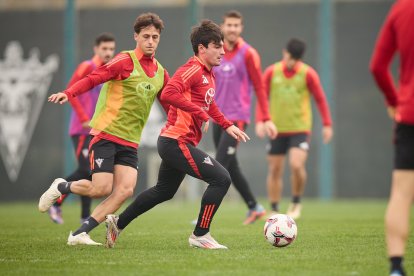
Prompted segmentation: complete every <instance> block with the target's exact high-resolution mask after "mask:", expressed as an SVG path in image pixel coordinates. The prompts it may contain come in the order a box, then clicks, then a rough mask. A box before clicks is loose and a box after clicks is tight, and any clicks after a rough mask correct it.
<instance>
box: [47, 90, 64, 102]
mask: <svg viewBox="0 0 414 276" xmlns="http://www.w3.org/2000/svg"><path fill="white" fill-rule="evenodd" d="M47 101H48V102H52V103H60V104H63V103H65V102H67V101H68V96H67V95H66V94H65V93H62V92H58V93H55V94H52V95H50V96H49V98H48V99H47Z"/></svg>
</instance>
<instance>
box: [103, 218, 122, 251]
mask: <svg viewBox="0 0 414 276" xmlns="http://www.w3.org/2000/svg"><path fill="white" fill-rule="evenodd" d="M118 219H119V217H118V216H116V215H107V216H106V220H105V225H106V242H105V246H106V247H107V248H113V247H114V246H115V242H116V239H117V238H118V237H119V234H121V230H120V229H119V228H118V225H117V222H118Z"/></svg>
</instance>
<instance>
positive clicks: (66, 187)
mask: <svg viewBox="0 0 414 276" xmlns="http://www.w3.org/2000/svg"><path fill="white" fill-rule="evenodd" d="M70 185H72V182H63V183H59V184H58V186H57V189H58V190H59V192H61V193H62V195H65V194H69V193H70Z"/></svg>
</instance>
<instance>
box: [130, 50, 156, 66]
mask: <svg viewBox="0 0 414 276" xmlns="http://www.w3.org/2000/svg"><path fill="white" fill-rule="evenodd" d="M134 53H135V55H136V56H137V59H138V60H141V59H146V60H151V61H152V62H153V63H154V64H155V63H157V62H156V60H155V53H154V54H153V55H151V56H146V55H144V53H143V52H142V50H141V49H140V48H138V47H137V48H135V50H134Z"/></svg>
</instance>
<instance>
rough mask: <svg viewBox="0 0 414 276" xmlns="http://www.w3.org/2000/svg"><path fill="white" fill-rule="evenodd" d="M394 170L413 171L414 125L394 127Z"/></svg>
mask: <svg viewBox="0 0 414 276" xmlns="http://www.w3.org/2000/svg"><path fill="white" fill-rule="evenodd" d="M394 155H395V156H394V168H395V169H400V170H414V125H407V124H397V125H396V127H395V147H394Z"/></svg>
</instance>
